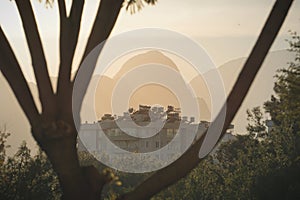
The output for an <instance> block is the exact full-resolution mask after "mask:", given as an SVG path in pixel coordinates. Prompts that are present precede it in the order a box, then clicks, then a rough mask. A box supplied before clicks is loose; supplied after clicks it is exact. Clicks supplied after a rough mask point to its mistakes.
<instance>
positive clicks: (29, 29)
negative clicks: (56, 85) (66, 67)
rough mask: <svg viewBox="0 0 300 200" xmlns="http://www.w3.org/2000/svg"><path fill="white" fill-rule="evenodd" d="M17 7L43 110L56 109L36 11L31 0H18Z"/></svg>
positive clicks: (50, 110) (51, 110)
mask: <svg viewBox="0 0 300 200" xmlns="http://www.w3.org/2000/svg"><path fill="white" fill-rule="evenodd" d="M16 4H17V8H18V11H19V13H20V16H21V20H22V25H23V28H24V32H25V35H26V39H27V44H28V47H29V51H30V55H31V60H32V66H33V70H34V74H35V78H36V81H37V85H38V91H39V98H40V101H41V105H42V110H43V112H44V111H45V112H53V111H54V105H53V104H54V101H53V100H54V93H53V89H52V85H51V81H50V77H49V73H48V69H47V62H46V58H45V54H44V50H43V45H42V42H41V38H40V35H39V31H38V27H37V24H36V21H35V17H34V13H33V10H32V7H31V3H30V1H29V0H25V1H21V0H16Z"/></svg>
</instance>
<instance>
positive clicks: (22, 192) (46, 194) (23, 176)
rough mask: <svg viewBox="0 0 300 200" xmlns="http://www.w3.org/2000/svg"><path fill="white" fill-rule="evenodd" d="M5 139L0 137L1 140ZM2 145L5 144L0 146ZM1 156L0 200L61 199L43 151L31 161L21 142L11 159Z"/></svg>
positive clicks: (56, 180)
mask: <svg viewBox="0 0 300 200" xmlns="http://www.w3.org/2000/svg"><path fill="white" fill-rule="evenodd" d="M7 135H8V134H6V133H1V134H0V138H7ZM1 142H2V140H1ZM5 143H6V140H5V141H4V142H3V143H2V144H5ZM6 148H7V147H6ZM0 154H1V156H2V158H4V160H3V162H2V163H1V165H0V176H1V178H0V199H5V200H9V199H13V200H18V199H20V200H21V199H24V200H25V199H28V200H29V199H33V200H34V199H37V200H39V199H45V200H46V199H49V200H50V199H51V200H52V199H60V196H61V191H60V188H59V184H58V179H57V176H56V174H55V173H54V171H53V169H52V166H51V164H50V162H49V161H48V159H47V157H46V156H45V154H44V153H42V151H39V152H38V154H37V155H36V156H34V157H32V156H31V155H30V149H29V148H28V147H27V145H26V143H25V142H23V143H22V144H21V146H20V147H19V149H18V151H17V153H16V154H15V155H14V156H13V157H9V156H7V155H6V154H5V151H2V152H0Z"/></svg>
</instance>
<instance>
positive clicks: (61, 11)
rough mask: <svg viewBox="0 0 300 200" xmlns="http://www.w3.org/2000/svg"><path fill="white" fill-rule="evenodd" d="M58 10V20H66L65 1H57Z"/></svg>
mask: <svg viewBox="0 0 300 200" xmlns="http://www.w3.org/2000/svg"><path fill="white" fill-rule="evenodd" d="M58 10H59V18H60V19H66V18H67V11H66V3H65V0H58Z"/></svg>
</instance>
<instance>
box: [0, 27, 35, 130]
mask: <svg viewBox="0 0 300 200" xmlns="http://www.w3.org/2000/svg"><path fill="white" fill-rule="evenodd" d="M0 70H1V72H2V73H3V75H4V77H5V78H6V80H7V82H8V84H9V85H10V87H11V88H12V90H13V92H14V94H15V96H16V98H17V100H18V102H19V104H20V105H21V108H22V109H23V111H24V113H25V115H26V117H27V119H28V120H29V122H30V124H31V125H33V124H35V123H37V121H38V118H39V112H38V110H37V107H36V105H35V103H34V100H33V97H32V94H31V91H30V89H29V86H28V83H27V81H26V79H25V77H24V75H23V73H22V70H21V68H20V65H19V63H18V61H17V58H16V56H15V54H14V52H13V50H12V48H11V46H10V44H9V41H8V40H7V38H6V36H5V34H4V32H3V30H2V28H1V26H0Z"/></svg>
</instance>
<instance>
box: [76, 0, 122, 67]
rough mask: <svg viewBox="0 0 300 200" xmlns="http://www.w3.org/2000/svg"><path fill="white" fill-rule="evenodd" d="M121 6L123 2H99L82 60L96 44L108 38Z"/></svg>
mask: <svg viewBox="0 0 300 200" xmlns="http://www.w3.org/2000/svg"><path fill="white" fill-rule="evenodd" d="M122 4H123V0H101V2H100V5H99V8H98V11H97V16H96V19H95V22H94V25H93V28H92V31H91V34H90V37H89V39H88V42H87V46H86V48H85V51H84V54H83V58H82V60H83V59H84V58H85V57H86V56H87V55H88V54H89V53H90V52H91V51H92V50H93V49H94V48H95V47H96V46H97V45H98V44H100V43H101V42H103V41H104V40H106V39H107V38H108V36H109V34H110V33H111V31H112V29H113V27H114V25H115V23H116V21H117V18H118V15H119V12H120V10H121V7H122ZM81 63H82V62H81Z"/></svg>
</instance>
